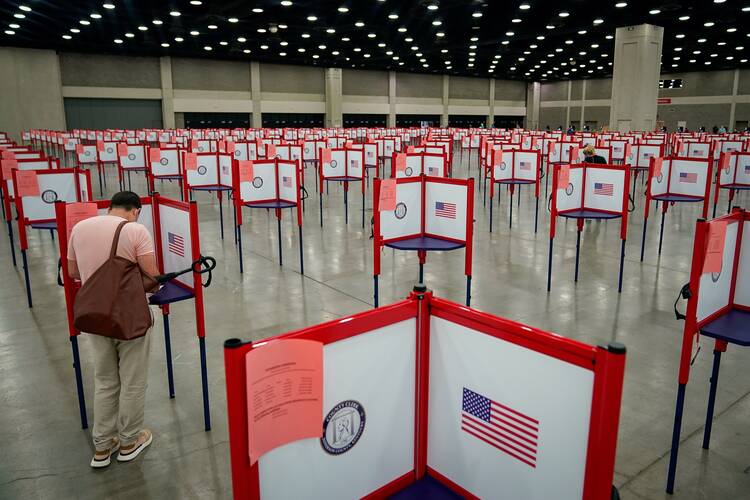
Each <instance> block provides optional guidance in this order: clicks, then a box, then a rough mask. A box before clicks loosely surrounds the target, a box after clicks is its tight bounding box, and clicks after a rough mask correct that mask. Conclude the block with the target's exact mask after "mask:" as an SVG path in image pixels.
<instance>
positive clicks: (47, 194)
mask: <svg viewBox="0 0 750 500" xmlns="http://www.w3.org/2000/svg"><path fill="white" fill-rule="evenodd" d="M42 201H43V202H44V203H54V202H56V201H57V193H56V192H54V191H53V190H51V189H47V190H46V191H43V192H42Z"/></svg>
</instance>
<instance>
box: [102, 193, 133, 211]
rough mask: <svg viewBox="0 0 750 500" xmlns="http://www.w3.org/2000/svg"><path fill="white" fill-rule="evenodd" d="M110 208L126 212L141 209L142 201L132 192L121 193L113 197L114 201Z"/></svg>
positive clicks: (111, 202) (110, 203)
mask: <svg viewBox="0 0 750 500" xmlns="http://www.w3.org/2000/svg"><path fill="white" fill-rule="evenodd" d="M109 208H122V209H125V210H133V209H134V208H141V199H140V197H139V196H138V195H137V194H135V193H134V192H132V191H120V192H119V193H117V194H115V195H114V196H113V197H112V200H111V201H110V202H109Z"/></svg>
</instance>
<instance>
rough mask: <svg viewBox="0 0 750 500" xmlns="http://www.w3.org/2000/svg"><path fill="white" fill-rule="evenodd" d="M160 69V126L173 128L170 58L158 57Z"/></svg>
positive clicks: (172, 90) (172, 89)
mask: <svg viewBox="0 0 750 500" xmlns="http://www.w3.org/2000/svg"><path fill="white" fill-rule="evenodd" d="M159 69H160V71H161V120H162V127H164V128H175V120H174V88H173V86H172V58H171V57H169V56H165V57H160V58H159Z"/></svg>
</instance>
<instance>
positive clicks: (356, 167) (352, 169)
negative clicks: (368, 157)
mask: <svg viewBox="0 0 750 500" xmlns="http://www.w3.org/2000/svg"><path fill="white" fill-rule="evenodd" d="M346 161H347V165H346V176H347V177H357V178H363V177H364V176H365V152H364V151H363V150H356V149H347V150H346Z"/></svg>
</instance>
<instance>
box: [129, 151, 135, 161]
mask: <svg viewBox="0 0 750 500" xmlns="http://www.w3.org/2000/svg"><path fill="white" fill-rule="evenodd" d="M128 160H130V161H133V160H135V154H134V153H130V154H129V155H128Z"/></svg>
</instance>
